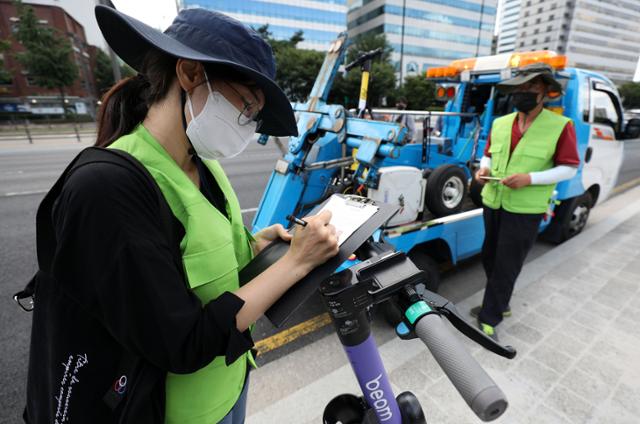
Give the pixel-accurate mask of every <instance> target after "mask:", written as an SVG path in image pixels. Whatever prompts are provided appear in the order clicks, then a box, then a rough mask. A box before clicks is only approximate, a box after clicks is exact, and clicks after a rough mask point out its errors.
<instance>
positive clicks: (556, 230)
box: [542, 191, 593, 243]
mask: <svg viewBox="0 0 640 424" xmlns="http://www.w3.org/2000/svg"><path fill="white" fill-rule="evenodd" d="M592 207H593V198H592V197H591V193H589V192H588V191H587V192H585V193H584V194H582V195H580V196H576V197H573V198H571V199H567V200H564V201H563V202H562V203H560V205H559V206H558V207H557V208H556V209H555V217H554V218H553V221H551V224H549V227H548V228H547V229H546V230H545V231H544V233H543V234H542V236H543V238H544V239H545V240H547V241H551V242H553V243H562V242H563V241H566V240H569V239H570V238H571V237H573V236H575V235H577V234H580V232H581V231H582V230H583V229H584V227H585V225H587V220H588V219H589V213H590V212H591V208H592Z"/></svg>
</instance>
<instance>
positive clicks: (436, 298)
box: [421, 290, 517, 359]
mask: <svg viewBox="0 0 640 424" xmlns="http://www.w3.org/2000/svg"><path fill="white" fill-rule="evenodd" d="M421 297H422V299H423V300H424V301H425V302H427V304H428V305H429V306H430V307H431V308H432V309H434V310H436V311H437V312H438V313H439V314H440V315H441V316H443V317H445V318H447V319H448V320H449V322H450V323H451V324H453V326H454V327H455V328H456V329H457V330H458V331H459V332H461V333H462V334H464V335H465V336H467V337H468V338H469V339H471V340H473V341H474V342H476V343H478V344H479V345H480V346H482V347H484V348H485V349H487V350H489V351H491V352H493V353H495V354H496V355H500V356H502V357H505V358H508V359H513V358H515V356H516V353H517V352H516V350H515V348H513V346H507V345H505V346H503V345H501V344H499V343H498V342H496V341H495V340H493V339H492V338H491V337H489V336H487V335H486V334H484V333H483V332H482V331H480V330H479V329H478V328H476V327H474V326H473V325H471V324H469V323H468V322H467V321H466V320H465V319H464V318H462V316H461V315H460V313H459V312H458V309H457V308H456V306H455V305H454V304H453V303H451V302H449V301H448V300H447V299H445V298H444V297H442V296H440V295H438V294H436V293H434V292H432V291H429V290H425V291H424V293H423V294H422V295H421Z"/></svg>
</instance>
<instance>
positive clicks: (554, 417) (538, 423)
mask: <svg viewBox="0 0 640 424" xmlns="http://www.w3.org/2000/svg"><path fill="white" fill-rule="evenodd" d="M518 422H520V421H513V423H518ZM522 422H524V423H526V424H567V423H569V421H567V420H566V419H565V418H563V417H562V415H561V414H560V413H558V412H556V411H554V410H553V409H551V407H549V406H546V405H544V404H540V405H538V406H536V407H535V408H534V409H533V410H532V411H530V412H529V414H528V416H527V418H526V419H525V420H524V421H522Z"/></svg>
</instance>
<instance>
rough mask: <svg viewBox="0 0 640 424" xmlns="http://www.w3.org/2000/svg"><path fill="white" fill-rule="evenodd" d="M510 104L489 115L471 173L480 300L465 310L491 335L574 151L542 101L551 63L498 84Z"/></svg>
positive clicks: (551, 85)
mask: <svg viewBox="0 0 640 424" xmlns="http://www.w3.org/2000/svg"><path fill="white" fill-rule="evenodd" d="M497 88H498V90H499V91H500V92H501V93H503V94H506V95H510V97H511V101H512V103H513V106H514V107H515V108H516V109H517V112H514V113H511V114H509V115H506V116H503V117H500V118H498V119H496V120H495V121H494V122H493V126H492V129H491V134H490V135H489V137H488V139H487V143H486V146H485V150H484V156H483V157H482V160H481V161H480V169H479V170H478V171H477V173H476V175H475V178H476V180H477V181H478V182H479V183H480V184H483V185H484V188H483V189H482V201H483V203H484V214H483V216H484V225H485V240H484V244H483V246H482V261H483V266H484V269H485V273H486V275H487V286H486V289H485V293H484V298H483V301H482V306H478V307H475V308H473V309H472V310H471V315H473V316H475V317H477V318H478V326H479V328H480V329H481V330H482V331H483V332H484V333H485V334H486V335H488V336H490V337H492V338H494V339H496V340H497V332H496V329H495V327H496V326H497V325H498V324H499V323H500V322H501V321H502V319H503V317H507V316H510V315H511V310H510V308H509V301H510V299H511V294H512V293H513V287H514V285H515V282H516V279H517V277H518V274H520V270H521V269H522V265H523V264H524V260H525V258H526V256H527V254H528V253H529V250H530V249H531V247H532V246H533V243H534V241H535V239H536V236H537V234H538V227H539V225H540V221H541V220H542V218H543V216H544V214H545V213H546V211H547V210H548V207H549V201H550V198H551V196H552V194H553V190H554V188H555V187H556V184H557V183H558V182H560V181H563V180H567V179H570V178H573V176H574V175H575V174H576V172H577V168H578V165H579V164H580V159H579V157H578V151H577V146H576V134H575V129H574V127H573V124H572V123H571V121H570V119H569V118H566V117H564V116H562V115H560V114H557V113H554V112H551V111H549V110H547V109H545V108H544V99H545V98H550V97H553V96H554V95H560V94H561V93H562V86H561V85H560V83H559V82H558V81H556V80H555V79H554V77H553V70H552V69H551V67H549V66H548V65H545V64H541V63H535V64H532V65H529V66H525V67H523V68H522V69H521V70H520V72H519V73H518V75H517V76H516V77H514V78H511V79H509V80H506V81H503V82H502V83H500V84H498V86H497Z"/></svg>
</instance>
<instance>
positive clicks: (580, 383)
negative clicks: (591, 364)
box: [560, 369, 615, 405]
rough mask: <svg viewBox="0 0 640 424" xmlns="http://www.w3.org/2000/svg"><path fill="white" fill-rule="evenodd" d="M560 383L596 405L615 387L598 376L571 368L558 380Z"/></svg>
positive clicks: (605, 398)
mask: <svg viewBox="0 0 640 424" xmlns="http://www.w3.org/2000/svg"><path fill="white" fill-rule="evenodd" d="M560 384H561V385H563V386H565V387H566V388H568V389H569V390H571V391H572V392H573V393H574V394H576V395H578V396H580V397H582V398H584V399H585V400H586V401H587V402H589V403H591V404H593V405H597V404H598V403H599V402H604V401H605V400H607V399H608V398H609V397H610V396H611V395H612V394H613V390H614V387H615V386H610V385H608V384H606V383H604V382H603V381H601V380H600V379H599V378H594V377H592V376H590V375H589V374H587V373H585V372H583V371H580V370H579V369H572V370H571V371H569V372H568V373H567V374H566V375H565V376H564V377H563V378H562V379H561V380H560Z"/></svg>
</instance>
